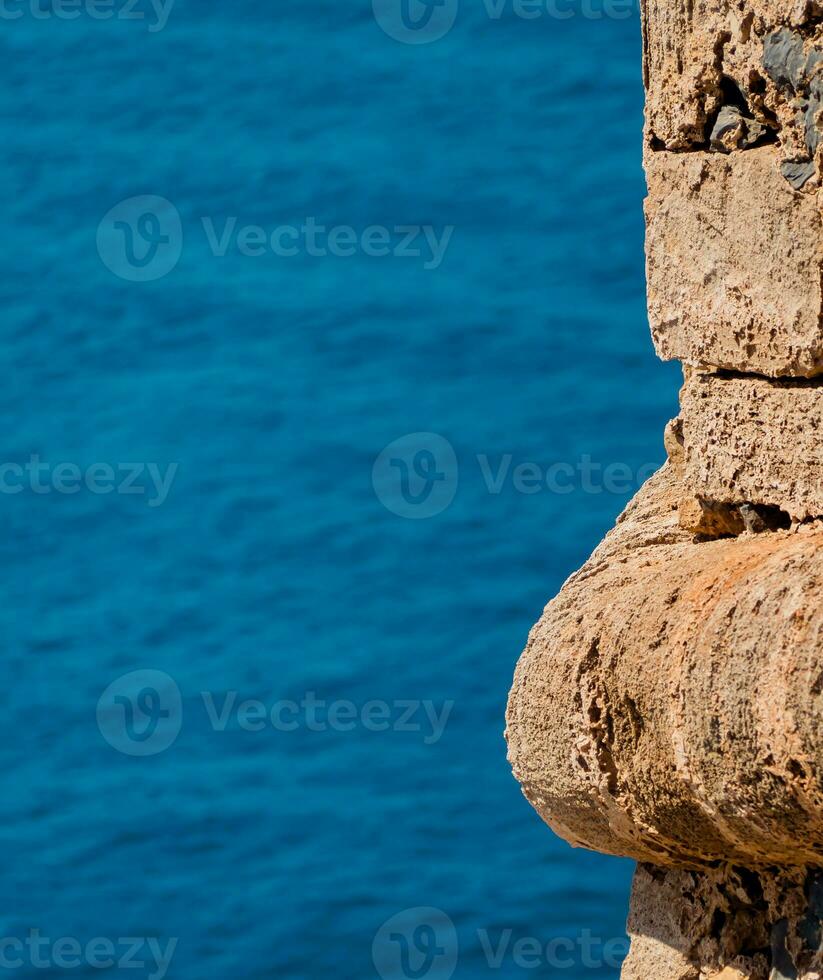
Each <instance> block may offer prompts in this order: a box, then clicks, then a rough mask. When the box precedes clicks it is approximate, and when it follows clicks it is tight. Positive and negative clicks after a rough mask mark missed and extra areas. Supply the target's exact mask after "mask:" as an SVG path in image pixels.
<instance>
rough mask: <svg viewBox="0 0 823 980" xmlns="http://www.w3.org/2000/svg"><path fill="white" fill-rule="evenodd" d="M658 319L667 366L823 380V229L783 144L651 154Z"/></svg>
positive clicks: (651, 242)
mask: <svg viewBox="0 0 823 980" xmlns="http://www.w3.org/2000/svg"><path fill="white" fill-rule="evenodd" d="M646 165H647V175H648V185H649V196H648V198H647V201H646V219H647V245H646V253H647V275H648V300H649V319H650V322H651V328H652V335H653V337H654V341H655V345H656V348H657V351H658V353H659V354H660V356H661V357H663V358H664V359H666V360H671V359H678V360H682V361H685V362H686V363H688V364H692V365H700V364H704V365H712V366H717V367H722V368H727V369H730V370H737V371H745V372H752V373H758V374H765V375H768V376H781V375H789V376H810V375H814V374H817V373H821V372H823V319H821V315H822V314H823V288H821V283H822V282H823V223H822V222H821V211H820V209H819V207H818V202H817V199H816V197H815V196H814V195H808V194H800V193H798V192H796V191H794V190H793V189H792V187H791V186H790V184H789V183H788V181H786V179H785V178H784V177H783V175H782V174H781V171H780V160H779V157H778V153H777V150H776V148H775V147H770V146H767V147H761V148H758V149H752V150H747V151H743V152H735V153H731V154H728V155H724V154H720V153H703V152H698V153H664V152H659V153H650V154H648V156H647V160H646Z"/></svg>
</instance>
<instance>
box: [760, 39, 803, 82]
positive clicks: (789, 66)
mask: <svg viewBox="0 0 823 980" xmlns="http://www.w3.org/2000/svg"><path fill="white" fill-rule="evenodd" d="M763 67H764V68H765V69H766V73H767V74H768V76H769V78H771V80H772V81H773V82H774V83H775V85H778V86H780V88H787V87H790V88H792V89H794V90H795V91H797V89H798V88H799V87H800V85H801V83H802V81H803V76H804V74H805V68H806V65H805V57H804V52H803V38H802V37H801V36H800V35H799V34H795V33H794V32H793V31H790V30H789V29H788V28H787V27H783V28H781V29H780V30H779V31H775V32H774V34H770V35H769V36H768V37H767V38H766V41H765V43H764V46H763Z"/></svg>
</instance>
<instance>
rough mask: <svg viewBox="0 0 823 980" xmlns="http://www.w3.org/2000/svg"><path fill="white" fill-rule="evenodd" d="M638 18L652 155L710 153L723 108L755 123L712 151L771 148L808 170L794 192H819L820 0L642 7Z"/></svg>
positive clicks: (648, 0)
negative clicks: (640, 20) (807, 166)
mask: <svg viewBox="0 0 823 980" xmlns="http://www.w3.org/2000/svg"><path fill="white" fill-rule="evenodd" d="M642 12H643V37H644V80H645V84H646V89H647V101H646V136H647V146H648V148H649V149H650V150H652V151H654V150H656V149H665V150H673V151H678V152H684V151H689V150H698V149H710V148H711V147H712V145H713V136H714V135H715V127H716V126H717V123H718V121H721V119H720V117H721V114H722V113H723V110H724V109H727V110H728V109H736V110H738V111H739V113H740V115H741V117H742V118H743V119H745V120H751V124H749V123H746V124H745V125H744V126H743V127H741V128H740V129H739V131H738V133H737V135H735V134H734V133H733V132H729V133H727V136H728V139H727V140H726V141H721V144H723V143H725V145H720V146H717V147H715V149H718V150H719V151H720V152H729V151H733V150H744V151H745V150H746V149H748V147H749V146H751V145H754V144H756V143H757V142H758V141H760V142H773V143H776V144H777V145H778V146H779V150H780V160H781V163H790V162H794V163H806V164H811V167H810V170H809V176H808V177H807V178H806V180H805V181H803V182H802V183H798V182H796V186H798V187H799V188H802V187H805V186H807V185H808V184H811V185H812V186H810V187H809V189H810V190H811V189H813V187H814V186H817V185H818V183H819V181H818V179H817V176H818V174H819V173H820V172H821V170H820V167H819V166H818V167H815V166H814V162H815V156H816V153H817V150H818V149H819V147H820V133H821V120H820V111H821V107H823V80H821V75H820V68H821V62H822V61H823V16H822V14H823V9H822V8H821V6H820V4H819V2H817V0H745V2H733V0H689V2H684V3H679V2H678V3H673V2H671V0H643V3H642ZM725 122H726V125H728V119H726V120H725ZM721 124H722V121H721ZM818 163H820V161H819V160H818ZM786 179H787V180H788V176H786Z"/></svg>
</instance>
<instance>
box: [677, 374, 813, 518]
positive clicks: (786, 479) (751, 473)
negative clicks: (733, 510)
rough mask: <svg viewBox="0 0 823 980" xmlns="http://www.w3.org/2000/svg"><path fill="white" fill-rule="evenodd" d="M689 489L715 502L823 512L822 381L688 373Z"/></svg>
mask: <svg viewBox="0 0 823 980" xmlns="http://www.w3.org/2000/svg"><path fill="white" fill-rule="evenodd" d="M681 422H682V439H683V454H682V457H681V458H682V467H683V470H682V476H683V481H684V489H685V490H686V491H688V492H690V493H692V494H694V495H695V496H697V497H700V498H702V499H703V500H707V501H711V502H714V503H732V504H756V505H766V506H769V507H775V508H779V509H780V510H782V511H785V512H786V513H787V514H789V515H791V517H792V518H794V519H795V520H803V519H805V518H808V517H821V516H823V380H815V381H810V380H805V381H804V380H799V379H798V380H770V379H768V378H752V377H734V376H732V377H724V376H723V375H722V374H721V375H716V374H706V373H702V372H699V371H690V372H687V380H686V384H685V385H684V387H683V390H682V392H681Z"/></svg>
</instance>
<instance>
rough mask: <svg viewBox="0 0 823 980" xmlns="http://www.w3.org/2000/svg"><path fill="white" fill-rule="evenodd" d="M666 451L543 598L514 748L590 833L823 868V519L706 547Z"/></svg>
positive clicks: (517, 695)
mask: <svg viewBox="0 0 823 980" xmlns="http://www.w3.org/2000/svg"><path fill="white" fill-rule="evenodd" d="M681 496H682V487H681V485H680V482H679V480H678V478H677V475H676V472H675V468H674V467H673V466H672V465H670V464H667V466H666V467H664V469H663V470H662V471H660V472H659V473H658V474H657V475H656V476H655V477H653V478H652V479H651V480H650V481H649V482H648V483H647V484H646V486H645V487H644V488H643V489H642V490H641V492H640V494H639V495H638V497H637V498H636V499H635V501H634V502H633V503H632V504H631V505H630V506H629V508H628V510H627V511H626V512H625V514H624V515H623V517H622V518H621V519H620V521H619V522H618V525H617V527H616V528H615V530H613V531H612V532H611V533H610V534H609V535H608V536H607V538H606V539H605V541H604V542H603V543H602V544H601V545H600V547H599V548H598V549H597V550H596V551H595V552H594V554H593V555H592V557H591V558H590V560H589V561H588V562H587V563H586V565H584V566H583V568H582V569H581V570H580V571H579V572H577V573H576V574H575V575H573V576H572V577H571V578H570V579H569V581H568V582H567V583H566V585H565V586H564V588H563V590H562V591H561V592H560V594H559V595H558V596H557V598H555V599H554V600H553V601H552V602H550V603H549V605H548V606H547V607H546V610H545V612H544V614H543V617H542V618H541V620H540V622H539V623H538V624H537V625H536V626H535V627H534V629H533V630H532V632H531V635H530V637H529V641H528V645H527V647H526V650H525V652H524V653H523V655H522V657H521V659H520V661H519V663H518V666H517V670H516V675H515V681H514V686H513V688H512V691H511V695H510V700H509V707H508V714H507V738H508V743H509V758H510V761H511V764H512V766H513V768H514V771H515V774H516V776H517V778H518V779H519V781H520V783H521V785H522V788H523V791H524V793H525V795H526V797H527V798H528V800H529V801H530V802H531V803H532V805H533V806H534V807H535V808H536V809H537V810H538V812H539V813H540V814H541V816H542V817H543V818H544V819H545V821H546V822H547V823H548V824H549V826H550V827H552V829H553V830H554V831H555V832H556V833H558V834H559V835H560V836H561V837H563V838H565V839H566V840H567V841H569V842H570V843H572V844H573V845H575V846H583V847H588V848H592V849H594V850H598V851H603V852H606V853H611V854H619V855H625V856H629V857H634V858H636V859H638V860H640V861H647V862H651V863H654V864H658V865H662V866H683V865H690V866H701V865H704V866H705V865H706V864H708V863H710V862H714V861H734V862H736V863H739V864H742V865H749V866H759V865H764V864H784V865H790V866H797V865H804V864H813V863H815V862H820V863H823V779H822V778H821V777H822V776H823V730H821V726H820V724H819V722H820V716H821V711H823V606H821V604H820V602H819V601H818V600H819V596H820V595H821V592H822V591H823V525H821V524H811V525H808V526H803V527H799V528H794V529H793V530H791V531H770V532H768V533H764V534H757V535H755V534H748V533H746V534H743V535H741V536H739V537H737V538H733V539H724V540H717V541H709V542H704V543H697V542H696V541H695V538H694V535H692V534H690V533H689V532H687V531H686V530H684V529H682V528H681V527H680V525H679V522H678V508H679V501H680V497H681Z"/></svg>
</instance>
